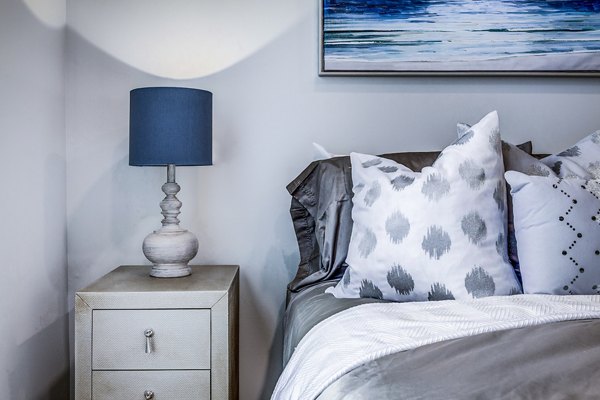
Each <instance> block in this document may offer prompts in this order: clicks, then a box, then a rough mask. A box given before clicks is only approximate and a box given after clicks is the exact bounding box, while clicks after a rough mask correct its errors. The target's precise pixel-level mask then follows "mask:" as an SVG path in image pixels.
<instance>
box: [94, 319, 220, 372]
mask: <svg viewBox="0 0 600 400" xmlns="http://www.w3.org/2000/svg"><path fill="white" fill-rule="evenodd" d="M92 320H93V322H92V369H94V370H159V369H182V370H183V369H187V370H191V369H210V345H211V343H210V332H211V327H210V323H211V322H210V310H94V311H93V316H92Z"/></svg>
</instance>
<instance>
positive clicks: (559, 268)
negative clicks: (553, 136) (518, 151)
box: [505, 171, 600, 294]
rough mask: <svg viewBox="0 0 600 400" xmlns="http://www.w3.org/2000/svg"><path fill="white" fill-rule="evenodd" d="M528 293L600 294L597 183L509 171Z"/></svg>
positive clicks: (598, 199) (507, 174) (599, 212)
mask: <svg viewBox="0 0 600 400" xmlns="http://www.w3.org/2000/svg"><path fill="white" fill-rule="evenodd" d="M505 176H506V180H507V181H508V183H509V185H510V187H511V194H512V199H513V213H514V216H515V234H516V237H517V243H518V244H519V261H520V263H521V277H522V279H523V290H524V292H525V293H547V294H600V289H599V286H600V197H599V195H598V194H597V193H595V190H596V189H597V186H595V185H597V184H598V182H597V181H585V180H583V179H579V178H568V179H562V178H559V177H556V176H548V177H544V176H529V175H525V174H523V173H520V172H516V171H508V172H506V175H505Z"/></svg>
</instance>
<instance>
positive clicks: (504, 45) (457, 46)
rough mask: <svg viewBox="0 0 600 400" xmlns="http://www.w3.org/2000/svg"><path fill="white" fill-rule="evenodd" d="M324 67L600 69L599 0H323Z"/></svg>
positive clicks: (354, 69) (327, 69)
mask: <svg viewBox="0 0 600 400" xmlns="http://www.w3.org/2000/svg"><path fill="white" fill-rule="evenodd" d="M322 18H323V20H322V54H321V72H322V73H325V74H327V73H336V72H338V73H344V72H346V73H348V72H354V73H371V72H373V73H377V72H384V73H390V72H391V73H407V72H408V73H410V72H417V73H419V72H420V73H429V72H431V73H438V72H441V73H444V72H446V73H453V72H458V73H478V72H482V73H486V72H490V73H499V72H508V73H541V74H544V73H571V72H573V73H591V74H596V73H600V0H322Z"/></svg>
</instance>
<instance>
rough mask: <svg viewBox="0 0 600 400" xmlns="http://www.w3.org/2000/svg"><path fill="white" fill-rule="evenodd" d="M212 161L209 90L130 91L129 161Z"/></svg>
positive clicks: (147, 163) (154, 163)
mask: <svg viewBox="0 0 600 400" xmlns="http://www.w3.org/2000/svg"><path fill="white" fill-rule="evenodd" d="M169 164H175V165H178V166H185V165H212V93H211V92H208V91H206V90H200V89H189V88H179V87H147V88H139V89H134V90H132V91H131V92H130V109H129V165H134V166H165V165H169Z"/></svg>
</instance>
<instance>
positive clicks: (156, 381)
mask: <svg viewBox="0 0 600 400" xmlns="http://www.w3.org/2000/svg"><path fill="white" fill-rule="evenodd" d="M145 392H146V393H147V395H146V397H144V393H145ZM150 392H152V393H153V396H150ZM92 398H93V400H116V399H118V400H140V399H144V398H150V399H153V400H209V399H210V371H204V370H202V371H93V372H92Z"/></svg>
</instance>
